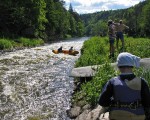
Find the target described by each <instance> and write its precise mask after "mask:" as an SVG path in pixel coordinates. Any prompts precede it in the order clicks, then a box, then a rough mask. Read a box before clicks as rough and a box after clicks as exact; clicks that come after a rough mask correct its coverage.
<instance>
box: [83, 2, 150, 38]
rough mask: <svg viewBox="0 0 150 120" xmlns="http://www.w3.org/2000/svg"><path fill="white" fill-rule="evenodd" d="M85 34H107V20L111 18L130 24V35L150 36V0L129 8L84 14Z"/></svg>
mask: <svg viewBox="0 0 150 120" xmlns="http://www.w3.org/2000/svg"><path fill="white" fill-rule="evenodd" d="M81 19H82V20H83V21H84V25H85V30H86V31H85V34H86V35H89V36H95V35H98V36H106V35H107V21H108V20H109V19H111V20H113V21H115V22H119V20H123V22H124V24H126V25H127V26H129V28H130V29H129V30H128V31H127V30H126V31H125V32H126V33H128V35H129V36H134V37H149V36H150V0H145V1H143V2H140V3H139V4H137V5H135V6H132V7H130V8H127V9H119V10H109V11H100V12H96V13H90V14H82V15H81Z"/></svg>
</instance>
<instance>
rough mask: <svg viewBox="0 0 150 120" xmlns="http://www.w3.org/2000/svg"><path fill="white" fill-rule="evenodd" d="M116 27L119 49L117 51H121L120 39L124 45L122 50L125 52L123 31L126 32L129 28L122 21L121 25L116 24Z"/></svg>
mask: <svg viewBox="0 0 150 120" xmlns="http://www.w3.org/2000/svg"><path fill="white" fill-rule="evenodd" d="M114 25H115V26H116V48H117V50H118V49H119V47H118V42H119V39H120V40H121V43H122V48H121V50H122V52H123V51H124V47H125V43H124V36H123V31H124V29H125V28H127V29H129V27H128V26H126V25H125V24H123V21H122V20H120V21H119V23H114Z"/></svg>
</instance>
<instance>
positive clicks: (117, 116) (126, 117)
mask: <svg viewBox="0 0 150 120" xmlns="http://www.w3.org/2000/svg"><path fill="white" fill-rule="evenodd" d="M109 119H110V120H144V119H145V115H135V114H133V113H130V112H127V111H121V110H114V111H111V112H110V113H109Z"/></svg>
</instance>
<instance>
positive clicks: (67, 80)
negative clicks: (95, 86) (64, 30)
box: [0, 37, 88, 120]
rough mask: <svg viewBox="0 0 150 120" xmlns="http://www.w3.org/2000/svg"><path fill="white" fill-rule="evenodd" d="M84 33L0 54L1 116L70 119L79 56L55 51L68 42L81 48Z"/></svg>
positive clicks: (17, 119)
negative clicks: (71, 73) (55, 41)
mask: <svg viewBox="0 0 150 120" xmlns="http://www.w3.org/2000/svg"><path fill="white" fill-rule="evenodd" d="M87 39H88V38H87V37H83V38H78V39H74V40H69V41H62V42H58V43H52V44H48V45H45V46H40V47H35V48H31V49H24V50H18V51H14V52H6V53H4V54H2V55H0V120H69V118H68V117H67V114H66V110H67V109H69V108H70V104H71V103H70V100H71V95H72V93H73V89H74V78H72V77H69V73H70V71H71V69H72V68H73V67H74V64H75V61H76V60H77V59H78V58H79V56H80V53H79V54H78V55H77V56H71V55H67V54H54V53H52V49H57V48H59V47H60V46H63V49H69V48H70V47H71V46H73V47H74V49H75V50H78V51H80V49H81V47H82V45H83V42H84V41H85V40H87Z"/></svg>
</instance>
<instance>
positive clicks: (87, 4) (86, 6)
mask: <svg viewBox="0 0 150 120" xmlns="http://www.w3.org/2000/svg"><path fill="white" fill-rule="evenodd" d="M64 1H65V7H66V9H68V8H69V5H70V3H71V4H72V7H73V9H74V11H76V12H77V13H79V14H83V13H93V12H99V11H103V10H116V9H124V8H129V7H131V6H133V5H135V4H138V3H139V2H140V1H144V0H64Z"/></svg>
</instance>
